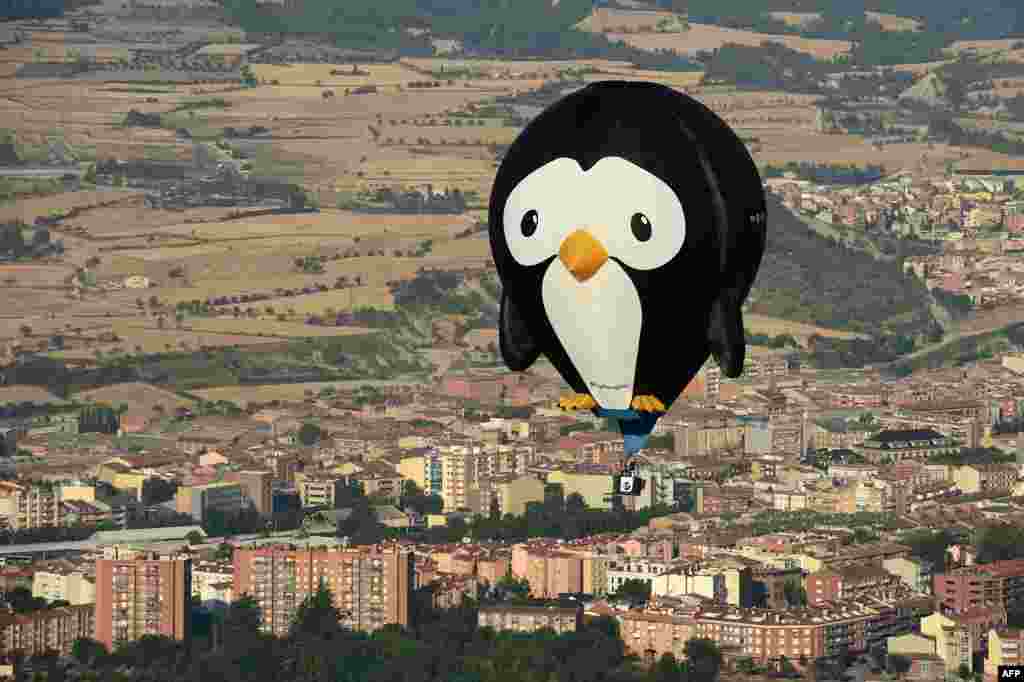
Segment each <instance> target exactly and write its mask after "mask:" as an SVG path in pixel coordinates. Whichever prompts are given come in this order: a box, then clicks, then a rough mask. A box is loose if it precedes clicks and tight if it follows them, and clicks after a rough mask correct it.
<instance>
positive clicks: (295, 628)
mask: <svg viewBox="0 0 1024 682" xmlns="http://www.w3.org/2000/svg"><path fill="white" fill-rule="evenodd" d="M342 616H343V614H342V612H341V611H339V610H338V608H337V607H336V606H335V605H334V595H333V594H331V591H330V590H329V589H328V588H327V585H325V584H324V582H323V580H322V579H321V580H320V583H319V585H317V589H316V592H314V593H313V594H311V595H309V596H308V597H306V599H305V600H303V602H302V604H300V605H299V608H298V610H297V611H296V612H295V620H294V621H293V622H292V627H291V632H290V634H291V636H292V637H295V638H296V639H306V638H310V639H336V638H339V637H340V635H341V632H342V627H341V619H342Z"/></svg>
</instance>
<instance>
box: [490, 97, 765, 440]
mask: <svg viewBox="0 0 1024 682" xmlns="http://www.w3.org/2000/svg"><path fill="white" fill-rule="evenodd" d="M489 233H490V241H491V251H492V254H493V258H494V262H495V265H496V267H497V272H498V276H499V278H500V280H501V283H502V296H501V312H500V321H499V342H500V343H499V345H500V348H501V354H502V357H503V359H504V361H505V364H506V365H507V366H508V367H509V369H511V370H513V371H523V370H525V369H526V368H528V367H529V366H530V365H531V364H533V362H534V361H535V360H536V359H537V358H538V357H539V355H540V354H541V353H543V354H544V355H545V356H546V357H547V358H548V359H549V360H550V362H551V364H552V365H553V366H554V367H555V368H556V369H557V370H558V372H559V373H560V374H561V375H562V377H563V378H564V379H565V381H566V382H567V383H568V384H569V386H571V387H572V389H573V391H575V392H576V393H575V395H572V396H569V397H566V398H563V399H562V400H561V401H560V402H559V405H560V406H561V407H562V408H563V409H591V410H594V411H595V413H596V414H599V415H603V416H612V417H616V418H619V419H620V426H621V427H622V430H623V432H624V434H625V435H626V450H627V453H629V454H631V453H632V452H635V451H637V450H638V449H639V448H640V447H643V445H644V444H645V443H646V437H647V435H648V434H649V433H650V431H651V429H652V428H653V426H654V423H655V421H656V420H657V418H658V417H659V416H660V415H661V414H662V413H664V412H665V411H667V410H668V409H669V408H670V407H671V405H672V403H673V402H675V400H676V398H678V397H679V395H680V393H682V391H683V389H684V388H685V387H686V385H687V384H688V383H689V382H690V380H691V379H692V378H693V377H694V376H695V375H696V373H697V372H698V371H699V370H700V368H701V366H702V365H703V364H704V362H705V361H706V360H707V358H708V356H709V354H713V355H714V357H715V358H716V360H717V361H718V364H719V365H720V367H721V369H722V372H723V373H724V374H725V375H726V376H728V377H737V376H739V375H740V374H741V372H742V370H743V359H744V353H745V339H744V333H743V320H742V312H741V306H742V305H743V302H744V300H745V299H746V297H747V294H748V293H749V291H750V288H751V286H752V284H753V282H754V278H755V276H756V274H757V270H758V267H759V266H760V263H761V257H762V255H763V254H764V249H765V238H766V207H765V197H764V187H763V184H762V181H761V177H760V175H759V173H758V170H757V167H756V166H755V164H754V161H753V159H752V158H751V157H750V154H749V152H748V151H747V149H746V146H745V145H744V144H743V142H742V140H740V138H739V137H738V136H737V135H736V134H735V133H734V132H733V131H732V129H730V128H729V126H728V125H727V124H726V123H725V122H724V121H723V120H722V119H721V118H719V117H718V116H717V115H716V114H714V113H713V112H712V111H711V110H709V109H708V108H707V107H705V106H704V105H703V104H701V103H700V102H698V101H697V100H695V99H693V98H691V97H689V96H687V95H684V94H682V93H680V92H677V91H675V90H673V89H671V88H668V87H665V86H662V85H658V84H654V83H643V82H631V81H602V82H597V83H592V84H590V85H588V86H586V87H583V88H581V89H579V90H576V91H575V92H572V93H571V94H569V95H567V96H565V97H564V98H562V99H561V100H559V101H557V102H556V103H554V104H553V105H551V106H550V107H549V108H547V109H546V110H544V111H543V112H542V113H541V114H539V115H538V116H537V117H536V118H534V119H533V120H532V121H531V122H530V123H529V124H528V125H527V126H526V127H525V128H524V130H523V131H522V132H521V133H520V135H519V136H518V137H517V138H516V140H515V141H514V143H513V144H512V145H511V146H510V147H509V148H508V150H507V152H506V154H505V156H504V158H503V160H502V162H501V165H500V167H499V168H498V172H497V176H496V177H495V180H494V186H493V188H492V191H491V198H490V211H489Z"/></svg>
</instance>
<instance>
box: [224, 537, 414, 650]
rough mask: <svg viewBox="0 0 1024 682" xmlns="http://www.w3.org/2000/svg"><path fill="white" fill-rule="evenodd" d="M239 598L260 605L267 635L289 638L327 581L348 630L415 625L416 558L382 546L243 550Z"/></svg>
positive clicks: (237, 570)
mask: <svg viewBox="0 0 1024 682" xmlns="http://www.w3.org/2000/svg"><path fill="white" fill-rule="evenodd" d="M234 564H235V576H234V578H235V582H234V593H235V595H238V596H241V595H243V594H248V595H250V596H252V597H253V598H254V599H255V600H256V601H257V603H258V604H259V605H260V610H261V612H262V615H263V619H262V623H263V630H264V631H266V632H270V633H273V634H275V635H283V634H285V633H287V632H288V629H289V628H290V627H291V624H292V620H293V619H294V617H295V613H296V611H297V609H298V607H299V605H301V604H302V602H303V600H305V599H306V597H308V596H309V595H311V594H313V593H315V592H316V590H317V588H318V587H319V585H320V581H321V580H322V581H323V582H324V584H325V585H326V586H327V588H328V589H330V590H331V593H332V594H333V595H334V603H335V606H337V608H338V609H339V610H340V611H341V613H342V621H341V623H342V625H344V626H345V627H347V628H350V629H353V630H364V631H368V632H369V631H373V630H376V629H378V628H380V627H382V626H384V625H387V624H389V623H397V624H400V625H408V624H409V602H410V600H411V597H412V590H413V587H414V584H415V581H414V576H413V554H412V552H410V551H408V550H403V549H400V548H398V547H382V546H380V545H374V546H367V547H355V548H348V549H332V550H325V549H292V548H290V547H284V546H270V547H259V548H256V549H238V550H235V555H234Z"/></svg>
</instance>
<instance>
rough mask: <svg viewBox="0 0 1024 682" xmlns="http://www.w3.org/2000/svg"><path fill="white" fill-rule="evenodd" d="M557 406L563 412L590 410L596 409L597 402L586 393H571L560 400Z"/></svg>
mask: <svg viewBox="0 0 1024 682" xmlns="http://www.w3.org/2000/svg"><path fill="white" fill-rule="evenodd" d="M558 406H559V407H560V408H562V409H563V410H591V409H593V408H595V407H597V402H596V401H595V400H594V399H593V398H592V397H591V396H589V395H587V394H586V393H571V394H569V395H567V396H565V397H564V398H561V399H560V400H559V401H558Z"/></svg>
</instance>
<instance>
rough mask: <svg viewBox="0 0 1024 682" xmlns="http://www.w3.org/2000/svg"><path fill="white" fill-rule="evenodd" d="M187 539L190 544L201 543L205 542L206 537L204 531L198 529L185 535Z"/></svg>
mask: <svg viewBox="0 0 1024 682" xmlns="http://www.w3.org/2000/svg"><path fill="white" fill-rule="evenodd" d="M185 540H187V541H188V544H189V545H201V544H203V540H204V538H203V534H202V533H200V532H199V531H197V530H192V531H189V533H188V535H186V536H185Z"/></svg>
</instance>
